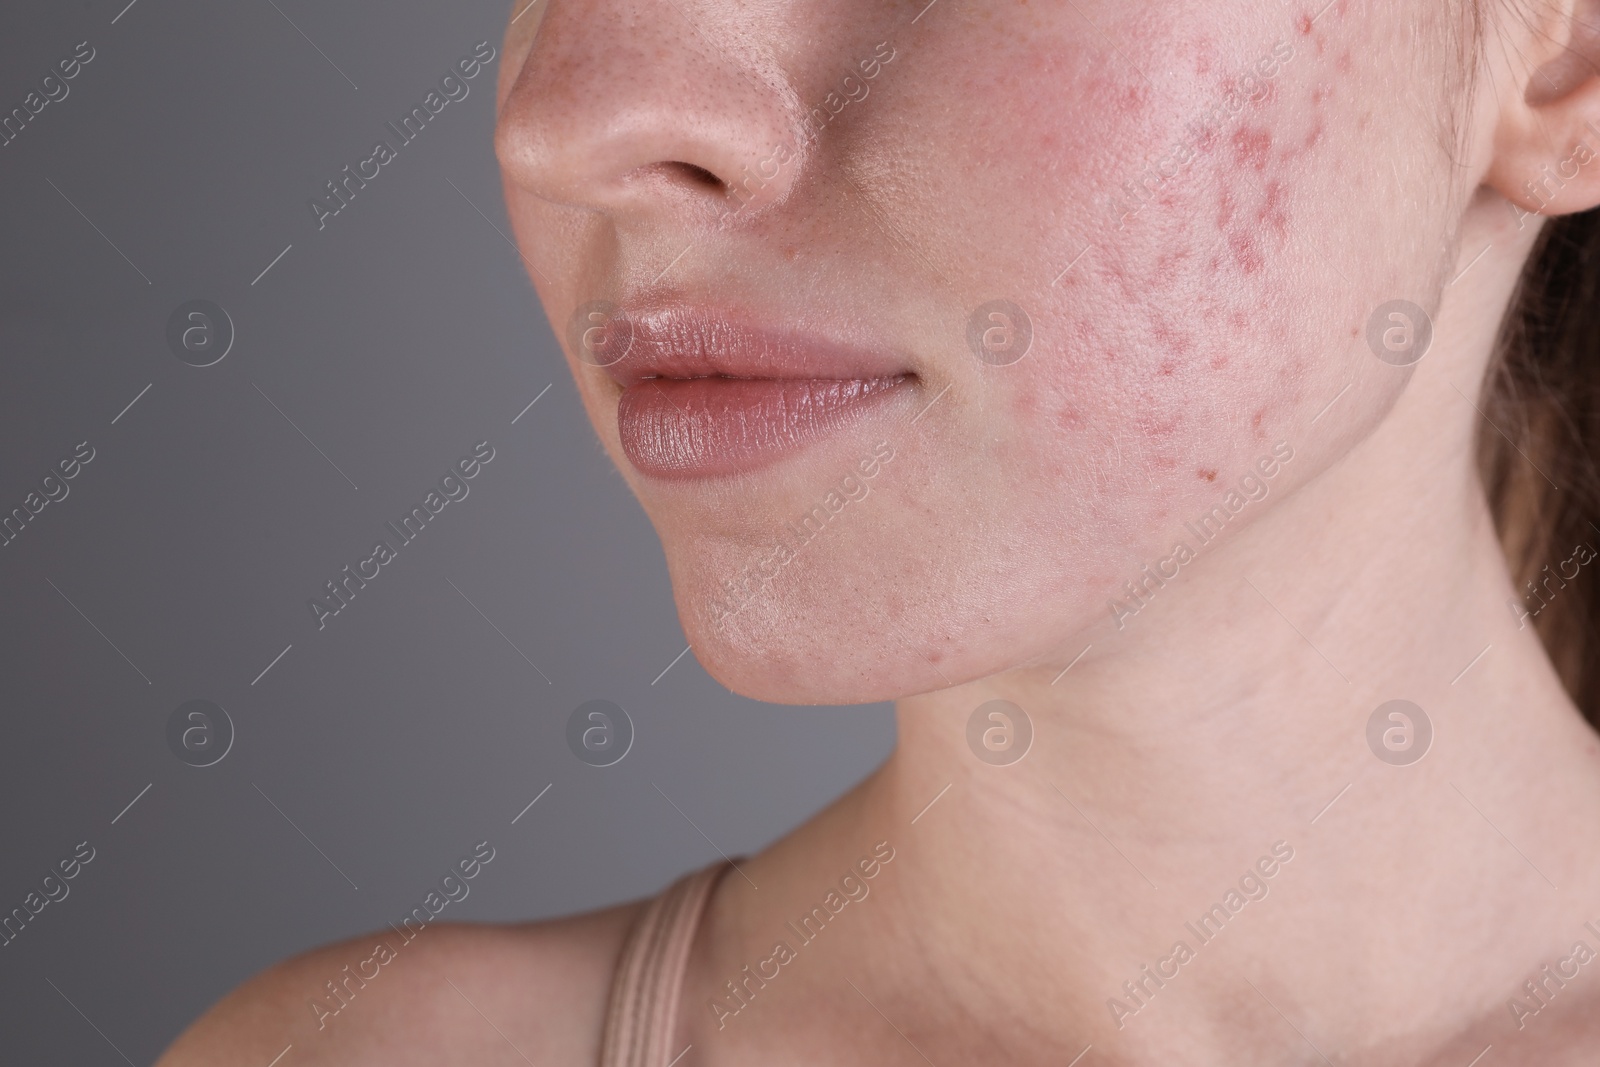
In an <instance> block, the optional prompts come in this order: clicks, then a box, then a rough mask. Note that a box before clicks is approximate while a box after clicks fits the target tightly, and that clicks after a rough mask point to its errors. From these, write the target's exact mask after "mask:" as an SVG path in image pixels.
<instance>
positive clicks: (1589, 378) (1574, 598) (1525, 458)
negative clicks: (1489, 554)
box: [1478, 211, 1600, 727]
mask: <svg viewBox="0 0 1600 1067" xmlns="http://www.w3.org/2000/svg"><path fill="white" fill-rule="evenodd" d="M1483 397H1484V399H1483V405H1482V406H1483V411H1484V414H1485V415H1486V416H1487V418H1486V419H1485V420H1484V421H1483V422H1482V423H1480V425H1479V429H1478V463H1479V471H1480V473H1481V474H1482V476H1483V484H1484V488H1485V490H1486V491H1487V493H1488V498H1489V505H1490V508H1491V509H1492V511H1493V513H1494V519H1495V527H1496V529H1497V530H1498V531H1499V534H1500V542H1501V545H1502V546H1503V547H1504V549H1505V553H1506V560H1507V562H1508V563H1509V565H1510V568H1511V575H1512V578H1513V580H1514V581H1515V583H1516V587H1517V592H1518V595H1519V597H1520V598H1521V600H1520V606H1519V601H1512V603H1511V604H1510V605H1508V608H1509V609H1511V610H1513V611H1514V612H1515V613H1516V615H1517V616H1518V617H1522V613H1523V612H1524V611H1526V612H1528V613H1529V617H1527V618H1524V619H1523V624H1524V625H1526V624H1527V623H1529V622H1531V623H1532V625H1533V626H1534V627H1535V629H1537V630H1538V633H1539V637H1540V639H1541V640H1543V642H1544V647H1545V650H1546V651H1547V652H1548V653H1549V655H1550V659H1551V662H1553V663H1554V664H1555V668H1556V672H1557V673H1558V674H1559V675H1560V677H1561V681H1562V683H1563V684H1564V685H1565V686H1566V689H1567V692H1568V693H1569V694H1570V695H1571V697H1572V699H1573V701H1574V702H1576V703H1577V705H1578V708H1579V709H1580V710H1581V711H1582V712H1583V715H1584V717H1585V718H1586V719H1588V720H1589V722H1590V723H1591V724H1593V725H1595V726H1596V727H1600V645H1597V639H1596V636H1597V635H1596V632H1595V625H1596V621H1597V619H1600V560H1597V559H1596V554H1597V549H1600V526H1597V525H1596V521H1595V520H1596V519H1597V517H1600V471H1597V462H1596V461H1597V457H1600V211H1588V212H1584V213H1582V214H1579V215H1570V216H1566V217H1564V218H1558V219H1553V220H1551V221H1549V222H1547V223H1546V224H1545V229H1544V231H1543V232H1542V233H1541V234H1540V236H1539V238H1538V240H1537V243H1536V244H1535V246H1534V249H1533V252H1532V254H1531V255H1530V256H1529V258H1528V263H1527V265H1526V266H1525V267H1524V268H1523V273H1522V278H1521V280H1520V281H1519V283H1518V285H1517V291H1516V293H1515V295H1514V296H1513V298H1512V303H1511V308H1510V311H1509V312H1508V314H1507V315H1506V319H1505V321H1504V323H1503V324H1502V325H1501V331H1500V338H1499V344H1498V346H1497V351H1496V354H1495V356H1494V358H1493V359H1492V360H1491V361H1490V364H1489V369H1488V374H1487V377H1486V379H1485V381H1484V390H1483ZM1585 564H1590V565H1585ZM1574 572H1575V573H1574Z"/></svg>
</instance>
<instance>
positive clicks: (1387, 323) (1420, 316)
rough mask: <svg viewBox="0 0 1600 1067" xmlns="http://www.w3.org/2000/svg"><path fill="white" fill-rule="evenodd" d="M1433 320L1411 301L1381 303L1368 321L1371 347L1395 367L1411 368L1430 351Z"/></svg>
mask: <svg viewBox="0 0 1600 1067" xmlns="http://www.w3.org/2000/svg"><path fill="white" fill-rule="evenodd" d="M1431 344H1433V320H1432V319H1430V318H1429V317H1428V313H1427V312H1426V311H1423V310H1422V309H1421V308H1420V307H1418V306H1417V305H1415V304H1413V303H1412V302H1411V301H1409V300H1391V301H1389V302H1388V303H1387V304H1380V305H1378V307H1377V308H1376V309H1374V310H1373V312H1372V317H1371V318H1369V319H1368V320H1367V347H1368V348H1370V349H1372V354H1373V355H1375V356H1377V357H1378V358H1379V359H1381V360H1383V362H1385V363H1387V364H1389V366H1391V367H1409V366H1411V365H1412V364H1414V363H1417V362H1418V361H1419V360H1421V359H1422V357H1423V356H1425V355H1427V354H1428V346H1429V345H1431Z"/></svg>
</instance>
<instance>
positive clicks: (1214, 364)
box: [1211, 355, 1228, 370]
mask: <svg viewBox="0 0 1600 1067" xmlns="http://www.w3.org/2000/svg"><path fill="white" fill-rule="evenodd" d="M1227 365H1228V357H1227V356H1226V355H1218V356H1212V357H1211V369H1212V370H1221V369H1222V368H1224V367H1226V366H1227Z"/></svg>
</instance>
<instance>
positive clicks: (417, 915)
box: [306, 841, 495, 1030]
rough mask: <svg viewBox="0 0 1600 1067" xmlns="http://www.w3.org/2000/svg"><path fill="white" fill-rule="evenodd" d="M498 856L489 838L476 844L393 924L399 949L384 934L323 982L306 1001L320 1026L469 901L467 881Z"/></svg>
mask: <svg viewBox="0 0 1600 1067" xmlns="http://www.w3.org/2000/svg"><path fill="white" fill-rule="evenodd" d="M494 855H495V853H494V846H493V845H491V844H489V842H488V841H479V842H478V843H477V844H476V845H473V846H472V852H471V854H470V855H467V856H463V857H462V858H461V859H459V860H457V861H456V863H455V865H454V866H453V867H451V868H449V869H448V870H447V871H446V872H445V873H444V875H443V876H442V877H441V878H440V879H439V887H438V889H436V890H433V889H430V890H429V891H428V895H427V896H425V897H423V898H422V903H421V904H418V905H417V906H416V907H414V908H412V909H411V910H410V911H409V912H407V913H406V916H405V918H403V919H401V920H400V925H399V926H394V925H393V924H390V929H392V930H393V931H394V932H395V933H396V935H398V946H399V948H398V949H397V948H396V946H395V945H394V944H391V943H390V941H389V938H388V937H384V938H383V939H382V940H380V941H378V942H377V943H376V944H374V945H373V947H372V954H371V955H369V956H367V957H366V958H364V959H362V960H359V961H358V962H357V963H356V965H355V970H354V971H352V970H351V969H350V964H348V963H347V964H345V965H344V968H343V969H342V970H341V971H340V972H339V976H337V977H335V978H330V979H329V980H328V981H326V982H324V983H323V989H324V990H325V992H324V993H319V994H317V995H316V996H314V997H308V998H307V999H306V1004H307V1005H308V1006H309V1007H310V1008H311V1013H312V1014H313V1015H315V1016H316V1017H317V1029H318V1030H324V1029H326V1028H327V1026H328V1020H329V1019H331V1018H333V1017H334V1016H336V1015H338V1014H339V1013H340V1012H342V1011H344V1010H345V1009H346V1008H348V1007H349V1006H350V1005H351V1003H352V1002H353V1001H354V1000H355V999H356V994H357V993H359V992H360V991H361V990H363V989H365V988H367V983H368V982H371V981H373V980H374V979H376V978H377V977H378V975H380V974H382V973H383V968H384V967H386V966H388V965H389V964H391V963H393V962H394V961H395V960H397V959H399V958H400V952H399V949H403V948H405V947H406V946H407V945H409V944H410V943H411V942H413V941H415V940H416V939H417V935H418V934H420V933H422V931H423V930H424V929H426V928H427V926H428V924H429V923H430V922H432V921H433V920H434V919H437V918H438V917H439V914H440V912H442V911H444V909H445V908H447V907H449V906H450V905H451V904H452V903H456V904H459V903H460V902H461V901H463V900H466V899H467V894H469V893H471V892H472V887H471V886H469V885H468V884H467V883H468V882H469V881H471V880H472V879H474V878H476V877H477V876H478V875H479V874H480V873H481V872H482V871H483V868H484V865H486V864H488V863H489V862H490V861H491V860H493V859H494Z"/></svg>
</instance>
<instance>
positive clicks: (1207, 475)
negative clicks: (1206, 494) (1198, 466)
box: [1200, 470, 1217, 482]
mask: <svg viewBox="0 0 1600 1067" xmlns="http://www.w3.org/2000/svg"><path fill="white" fill-rule="evenodd" d="M1200 477H1202V478H1204V479H1205V480H1206V481H1208V482H1214V481H1216V480H1217V472H1216V471H1213V470H1203V471H1201V472H1200Z"/></svg>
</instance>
